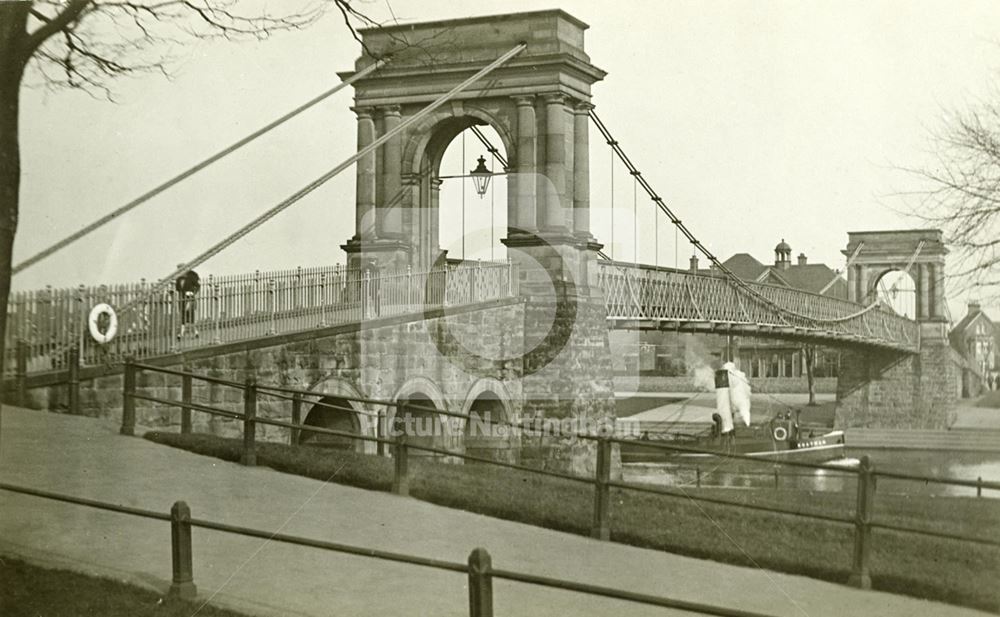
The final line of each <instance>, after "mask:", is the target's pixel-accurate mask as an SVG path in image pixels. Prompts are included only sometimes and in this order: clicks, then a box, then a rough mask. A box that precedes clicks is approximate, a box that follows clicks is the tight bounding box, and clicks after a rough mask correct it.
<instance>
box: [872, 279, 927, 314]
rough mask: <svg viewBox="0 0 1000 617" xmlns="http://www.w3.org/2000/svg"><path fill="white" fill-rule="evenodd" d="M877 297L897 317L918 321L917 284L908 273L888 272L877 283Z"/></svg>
mask: <svg viewBox="0 0 1000 617" xmlns="http://www.w3.org/2000/svg"><path fill="white" fill-rule="evenodd" d="M875 297H876V298H877V299H878V301H879V302H880V303H882V304H883V305H885V306H887V307H889V308H891V309H892V310H893V311H894V312H895V313H896V314H897V315H902V316H903V317H909V318H910V319H916V317H917V284H916V281H914V280H913V277H912V276H910V274H909V273H908V272H904V271H903V270H887V271H885V272H883V273H882V275H881V276H879V278H878V280H876V281H875Z"/></svg>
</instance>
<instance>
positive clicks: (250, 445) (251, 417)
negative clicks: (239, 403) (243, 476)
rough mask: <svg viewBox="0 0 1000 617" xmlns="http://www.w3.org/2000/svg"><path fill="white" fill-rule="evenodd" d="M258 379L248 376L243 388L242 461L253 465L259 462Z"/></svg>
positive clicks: (250, 465) (249, 465)
mask: <svg viewBox="0 0 1000 617" xmlns="http://www.w3.org/2000/svg"><path fill="white" fill-rule="evenodd" d="M256 417H257V381H256V380H255V379H254V378H253V377H247V380H246V385H245V386H244V390H243V457H242V458H241V459H240V463H242V464H243V465H247V466H248V467H252V466H254V465H256V464H257V443H256V432H257V423H256V421H255V419H256Z"/></svg>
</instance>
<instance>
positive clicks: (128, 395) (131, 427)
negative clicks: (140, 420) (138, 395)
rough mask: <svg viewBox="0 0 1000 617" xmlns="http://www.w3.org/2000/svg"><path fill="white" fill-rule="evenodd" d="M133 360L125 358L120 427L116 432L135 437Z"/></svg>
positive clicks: (130, 357)
mask: <svg viewBox="0 0 1000 617" xmlns="http://www.w3.org/2000/svg"><path fill="white" fill-rule="evenodd" d="M135 373H136V370H135V358H133V357H132V356H129V357H128V358H125V376H124V378H123V382H124V387H123V388H122V427H121V429H120V430H119V431H118V432H119V433H121V434H122V435H128V436H129V437H132V436H133V435H135V398H134V395H135Z"/></svg>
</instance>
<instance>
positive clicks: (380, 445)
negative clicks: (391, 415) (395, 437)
mask: <svg viewBox="0 0 1000 617" xmlns="http://www.w3.org/2000/svg"><path fill="white" fill-rule="evenodd" d="M385 433H386V430H385V412H384V411H382V410H381V409H380V410H379V411H378V416H377V417H376V418H375V436H376V437H378V439H379V440H380V441H376V442H375V453H376V454H378V455H379V456H385V442H384V441H381V440H382V439H385Z"/></svg>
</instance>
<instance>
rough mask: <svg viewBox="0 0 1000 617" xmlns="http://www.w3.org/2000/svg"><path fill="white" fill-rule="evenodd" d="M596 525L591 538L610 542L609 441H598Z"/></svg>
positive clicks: (595, 485) (595, 500)
mask: <svg viewBox="0 0 1000 617" xmlns="http://www.w3.org/2000/svg"><path fill="white" fill-rule="evenodd" d="M594 480H595V482H594V524H593V527H592V528H591V532H590V537H592V538H597V539H598V540H608V539H609V538H610V537H611V522H610V521H609V520H608V518H609V517H608V508H609V506H610V505H611V495H610V488H609V487H608V482H609V481H610V480H611V442H610V441H609V440H607V439H598V440H597V469H596V473H595V477H594Z"/></svg>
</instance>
